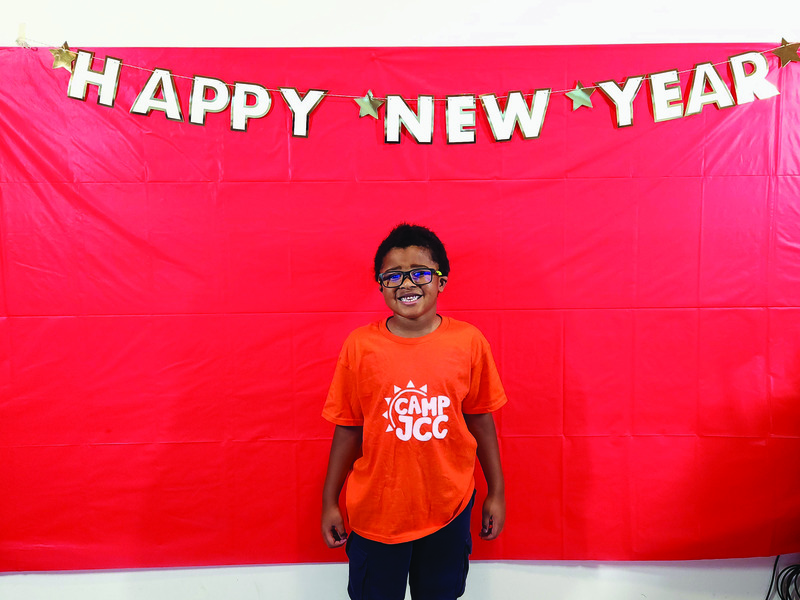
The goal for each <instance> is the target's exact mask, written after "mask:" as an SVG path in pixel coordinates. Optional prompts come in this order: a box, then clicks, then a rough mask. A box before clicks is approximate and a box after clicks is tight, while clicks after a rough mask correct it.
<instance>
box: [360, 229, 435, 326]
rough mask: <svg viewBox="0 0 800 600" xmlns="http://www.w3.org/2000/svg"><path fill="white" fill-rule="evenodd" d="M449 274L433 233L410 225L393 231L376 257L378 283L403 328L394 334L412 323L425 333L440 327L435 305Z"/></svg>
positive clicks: (396, 322)
mask: <svg viewBox="0 0 800 600" xmlns="http://www.w3.org/2000/svg"><path fill="white" fill-rule="evenodd" d="M449 272H450V262H449V261H448V260H447V252H445V249H444V244H442V241H441V240H440V239H439V238H438V237H436V234H435V233H433V232H432V231H431V230H430V229H428V228H427V227H421V226H419V225H409V224H408V223H401V224H400V225H398V226H397V227H395V228H394V229H392V231H391V233H389V235H388V237H387V238H386V239H385V240H383V242H381V245H380V246H378V251H377V252H376V253H375V279H376V280H377V281H378V284H379V285H380V291H381V294H382V295H383V300H384V302H386V306H387V307H389V309H390V310H391V311H392V312H393V313H394V317H396V318H397V321H395V322H394V323H395V327H398V326H400V327H401V329H395V331H394V333H398V332H399V331H402V327H403V324H405V325H406V326H407V325H409V324H411V323H413V324H414V325H415V327H419V326H421V330H422V331H426V332H429V331H432V329H434V328H435V327H436V326H437V325H438V323H439V322H440V321H439V319H438V315H437V313H436V301H437V298H438V297H439V293H440V292H441V291H442V290H444V286H445V284H446V283H447V274H448V273H449ZM387 324H388V321H387ZM387 326H388V325H387ZM416 330H417V331H420V329H416ZM407 332H408V330H406V333H407ZM398 334H399V335H403V334H402V333H398Z"/></svg>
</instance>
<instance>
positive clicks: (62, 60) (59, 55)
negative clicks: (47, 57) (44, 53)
mask: <svg viewBox="0 0 800 600" xmlns="http://www.w3.org/2000/svg"><path fill="white" fill-rule="evenodd" d="M50 54H52V55H53V68H54V69H57V68H58V67H62V68H64V69H66V70H67V71H69V72H70V73H72V63H73V62H75V59H76V58H78V55H77V53H75V52H73V51H72V50H70V49H69V46H68V45H67V42H64V45H63V46H61V48H50Z"/></svg>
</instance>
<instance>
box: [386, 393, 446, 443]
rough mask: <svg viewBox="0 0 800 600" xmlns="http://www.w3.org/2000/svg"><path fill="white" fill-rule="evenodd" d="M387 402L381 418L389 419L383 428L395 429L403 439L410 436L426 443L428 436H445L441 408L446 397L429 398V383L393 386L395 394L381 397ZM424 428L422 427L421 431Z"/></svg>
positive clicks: (442, 408)
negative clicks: (418, 385) (402, 386)
mask: <svg viewBox="0 0 800 600" xmlns="http://www.w3.org/2000/svg"><path fill="white" fill-rule="evenodd" d="M384 400H386V403H387V404H388V408H387V409H386V412H385V413H383V417H384V418H385V419H386V420H387V421H388V422H389V423H388V424H387V426H386V431H387V433H388V432H391V431H394V432H395V434H396V435H397V437H398V438H399V439H400V440H402V441H404V442H405V441H408V440H410V439H411V438H412V437H414V438H415V439H417V440H419V441H421V442H427V441H428V440H430V439H431V438H436V439H440V440H441V439H444V437H445V436H446V435H447V429H442V427H441V426H442V424H443V423H446V422H447V421H448V416H447V415H446V414H444V409H445V408H447V407H448V406H450V398H448V397H447V396H431V397H428V386H427V384H426V385H422V386H420V387H417V386H415V385H414V382H413V381H409V382H408V385H406V387H404V388H401V387H400V386H397V385H396V386H394V396H390V397H388V398H384ZM423 427H425V430H424V431H423Z"/></svg>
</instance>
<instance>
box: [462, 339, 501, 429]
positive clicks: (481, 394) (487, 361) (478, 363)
mask: <svg viewBox="0 0 800 600" xmlns="http://www.w3.org/2000/svg"><path fill="white" fill-rule="evenodd" d="M476 336H477V337H476V340H475V341H474V342H473V350H472V373H471V377H470V386H469V393H468V394H467V397H466V398H464V402H463V404H462V405H461V411H462V412H464V413H467V414H481V413H489V412H494V411H496V410H497V409H499V408H500V407H501V406H503V405H504V404H505V403H506V402H508V398H507V397H506V392H505V390H504V389H503V382H502V381H500V374H499V373H498V372H497V365H496V364H495V362H494V357H493V356H492V349H491V348H490V346H489V342H488V341H487V340H486V338H485V337H483V334H481V333H480V332H477V333H476Z"/></svg>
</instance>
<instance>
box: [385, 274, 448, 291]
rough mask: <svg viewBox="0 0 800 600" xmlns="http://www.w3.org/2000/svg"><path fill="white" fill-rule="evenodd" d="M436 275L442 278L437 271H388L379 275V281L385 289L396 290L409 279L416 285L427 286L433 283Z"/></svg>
mask: <svg viewBox="0 0 800 600" xmlns="http://www.w3.org/2000/svg"><path fill="white" fill-rule="evenodd" d="M434 274H436V275H438V276H439V277H441V276H442V272H441V271H437V270H436V269H411V270H410V271H386V272H385V273H381V274H380V275H378V280H379V281H380V282H381V284H382V285H383V287H387V288H396V287H400V286H401V285H403V282H404V281H405V280H406V277H408V278H409V279H410V280H411V283H413V284H414V285H425V284H427V283H430V282H431V281H433V276H434Z"/></svg>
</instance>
